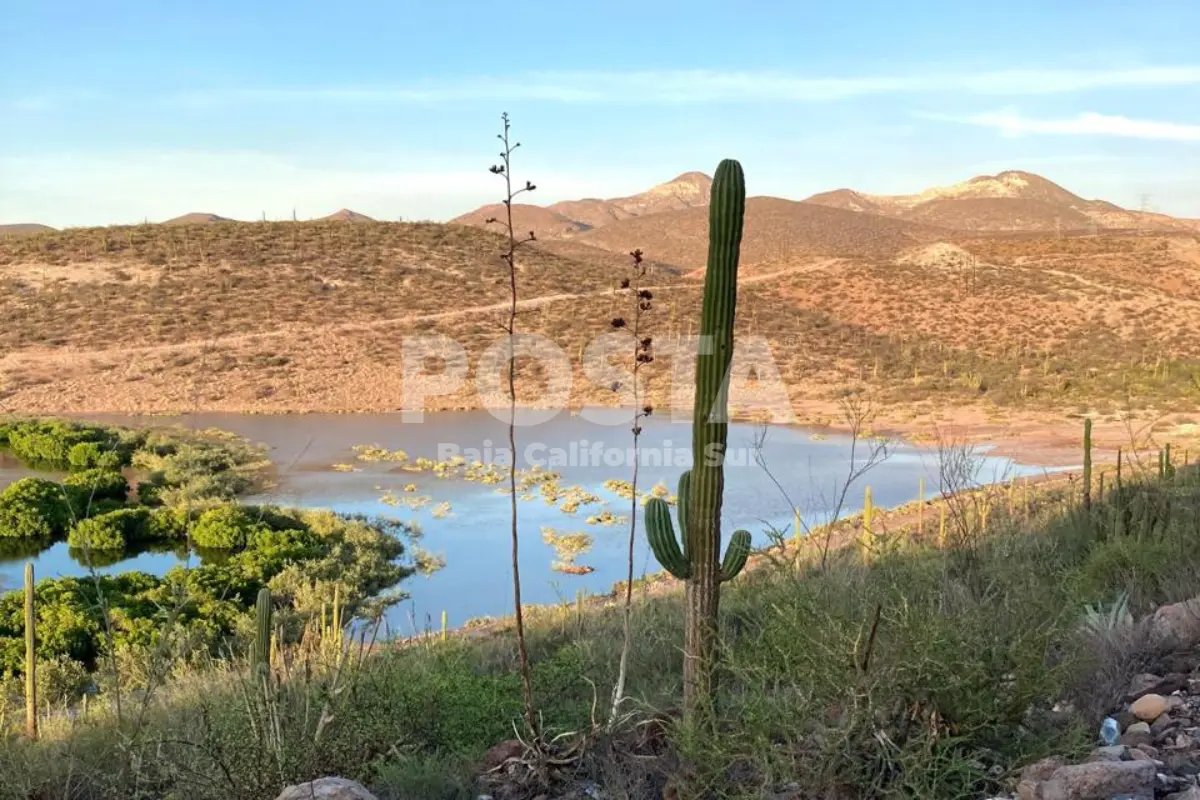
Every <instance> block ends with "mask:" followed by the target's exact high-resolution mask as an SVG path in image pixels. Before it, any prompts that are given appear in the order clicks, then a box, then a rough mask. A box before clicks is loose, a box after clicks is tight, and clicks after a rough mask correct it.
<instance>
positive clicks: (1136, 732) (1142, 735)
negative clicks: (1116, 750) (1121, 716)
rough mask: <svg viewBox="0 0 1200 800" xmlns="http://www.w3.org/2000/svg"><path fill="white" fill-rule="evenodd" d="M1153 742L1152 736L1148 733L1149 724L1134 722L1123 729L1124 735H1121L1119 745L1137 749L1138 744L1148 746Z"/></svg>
mask: <svg viewBox="0 0 1200 800" xmlns="http://www.w3.org/2000/svg"><path fill="white" fill-rule="evenodd" d="M1153 740H1154V736H1153V734H1151V733H1150V724H1149V723H1146V722H1135V723H1133V724H1132V725H1130V726H1129V727H1128V728H1126V729H1125V733H1123V734H1121V744H1124V745H1129V746H1130V747H1137V746H1138V745H1139V744H1150V743H1151V742H1152V741H1153Z"/></svg>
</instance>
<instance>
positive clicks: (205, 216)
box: [162, 211, 234, 225]
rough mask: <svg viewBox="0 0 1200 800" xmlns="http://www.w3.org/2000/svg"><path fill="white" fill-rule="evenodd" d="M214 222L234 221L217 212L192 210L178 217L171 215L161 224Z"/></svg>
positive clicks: (208, 223)
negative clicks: (170, 217) (171, 216)
mask: <svg viewBox="0 0 1200 800" xmlns="http://www.w3.org/2000/svg"><path fill="white" fill-rule="evenodd" d="M214 222H234V220H232V219H230V218H229V217H222V216H219V215H217V214H209V213H207V212H204V211H193V212H192V213H190V214H184V215H183V216H180V217H173V218H172V219H169V220H167V221H165V222H163V223H162V224H163V225H210V224H212V223H214Z"/></svg>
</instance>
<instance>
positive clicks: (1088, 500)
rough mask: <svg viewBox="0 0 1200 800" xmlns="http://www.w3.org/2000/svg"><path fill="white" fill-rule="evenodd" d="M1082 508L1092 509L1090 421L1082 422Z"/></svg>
mask: <svg viewBox="0 0 1200 800" xmlns="http://www.w3.org/2000/svg"><path fill="white" fill-rule="evenodd" d="M1083 507H1084V508H1091V507H1092V419H1091V417H1087V418H1085V419H1084V420H1083Z"/></svg>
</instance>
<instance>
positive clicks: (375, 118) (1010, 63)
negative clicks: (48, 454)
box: [0, 0, 1200, 227]
mask: <svg viewBox="0 0 1200 800" xmlns="http://www.w3.org/2000/svg"><path fill="white" fill-rule="evenodd" d="M1197 31H1200V3H1197V2H1195V0H1155V1H1154V2H1149V3H1135V2H1132V0H1128V1H1127V2H1115V1H1114V0H1055V2H1046V0H1036V1H1035V0H1005V2H993V1H992V0H953V1H946V2H935V1H934V0H928V1H924V0H909V1H908V2H903V3H898V2H895V0H889V2H852V0H843V1H842V2H834V0H828V1H827V2H819V3H818V2H806V1H805V0H788V1H787V2H784V1H783V0H776V1H775V2H759V1H757V0H741V2H737V3H734V2H730V0H719V1H717V2H710V1H709V0H689V2H687V3H682V2H676V0H638V1H637V2H631V1H630V0H606V2H603V3H588V2H584V3H577V4H573V5H567V4H563V3H550V2H546V1H545V0H516V2H509V3H482V2H455V1H454V0H442V1H441V2H436V3H430V2H411V1H410V0H389V2H373V1H372V0H359V2H356V3H353V4H340V3H332V2H329V0H321V2H308V1H307V0H292V2H288V3H277V2H272V1H271V0H255V2H246V0H238V2H230V1H229V0H205V2H191V3H174V2H162V0H153V1H150V0H109V2H105V3H96V2H94V0H82V1H79V2H59V1H58V0H38V1H37V2H18V0H0V42H3V46H2V47H0V223H11V222H41V223H44V224H49V225H54V226H56V227H60V226H73V225H94V224H110V223H128V222H140V221H142V220H143V219H149V220H151V221H154V220H162V219H167V218H170V217H173V216H177V215H179V214H184V213H188V212H193V211H203V212H211V213H217V214H221V215H223V216H230V217H235V218H240V219H257V218H260V217H261V216H263V215H264V214H265V215H266V216H267V217H268V218H270V219H289V218H291V216H292V213H293V210H294V211H295V213H296V214H297V216H298V217H300V218H302V219H303V218H310V217H317V216H323V215H325V214H329V213H332V212H333V211H335V210H337V209H339V208H342V207H348V208H352V209H354V210H356V211H359V212H362V213H365V214H368V215H371V216H374V217H376V218H379V219H432V220H441V219H448V218H450V217H453V216H455V215H457V214H460V213H463V212H465V211H467V210H470V209H471V208H473V207H475V206H478V205H480V204H482V203H485V202H494V201H495V200H497V199H498V198H499V196H500V192H501V190H502V186H501V183H500V181H499V180H498V179H497V178H496V177H495V176H494V175H492V174H490V173H489V172H488V169H487V168H488V167H489V166H490V165H491V164H492V163H494V162H495V161H496V156H497V149H498V144H499V143H498V141H497V139H496V134H497V133H498V131H499V127H500V114H501V112H508V113H509V114H510V115H511V118H512V123H513V135H514V138H515V139H516V140H518V141H520V142H521V148H520V149H518V150H517V152H516V154H515V156H514V176H515V177H516V178H517V179H519V180H521V181H524V180H527V179H528V180H532V181H533V182H534V183H535V184H537V186H538V189H537V192H536V194H534V195H531V196H530V198H529V199H530V200H531V201H533V202H539V203H550V202H554V201H557V200H565V199H576V198H580V197H613V196H622V195H627V194H632V193H635V192H639V191H642V190H644V189H646V188H648V187H649V186H651V185H654V184H656V183H661V182H663V181H666V180H669V179H670V178H672V177H674V176H675V175H678V174H679V173H682V172H685V171H688V170H702V171H704V172H708V173H710V174H711V172H712V171H713V169H714V168H715V166H716V164H717V163H718V162H719V161H720V160H721V159H722V158H727V157H728V158H737V159H738V160H740V161H741V162H742V164H743V166H744V167H745V170H746V175H747V186H748V191H749V192H750V194H752V195H756V194H758V195H775V196H780V197H791V198H795V199H801V198H804V197H807V196H808V195H810V194H813V193H815V192H820V191H827V190H830V189H836V188H840V187H851V188H855V189H859V190H861V191H865V192H871V193H881V194H887V193H908V192H915V191H919V190H921V189H923V188H926V187H928V186H932V185H943V184H948V183H956V182H958V181H962V180H966V179H967V178H970V177H972V176H974V175H978V174H991V173H995V172H999V171H1001V170H1005V169H1025V170H1028V171H1031V172H1036V173H1038V174H1041V175H1044V176H1046V177H1048V178H1050V179H1051V180H1054V181H1055V182H1057V183H1060V184H1062V185H1064V186H1065V187H1066V188H1068V189H1070V190H1072V191H1074V192H1076V193H1077V194H1080V195H1083V196H1084V197H1088V198H1101V199H1107V200H1111V201H1113V202H1116V203H1119V204H1121V205H1124V206H1126V207H1131V208H1139V207H1146V208H1148V209H1150V210H1155V211H1161V212H1164V213H1170V214H1176V215H1180V216H1191V217H1200V48H1198V47H1197V46H1196V44H1195V43H1196V37H1197Z"/></svg>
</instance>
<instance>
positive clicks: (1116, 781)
mask: <svg viewBox="0 0 1200 800" xmlns="http://www.w3.org/2000/svg"><path fill="white" fill-rule="evenodd" d="M1154 780H1155V768H1154V763H1153V762H1151V761H1093V762H1091V763H1089V764H1075V765H1072V766H1069V767H1061V768H1059V769H1057V770H1055V772H1054V774H1053V775H1052V776H1051V777H1050V779H1049V780H1047V781H1045V782H1044V783H1042V784H1040V785H1039V786H1038V787H1037V791H1036V793H1035V794H1034V797H1036V798H1037V799H1038V800H1109V798H1111V797H1113V796H1114V795H1122V796H1127V797H1129V798H1131V800H1154Z"/></svg>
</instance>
